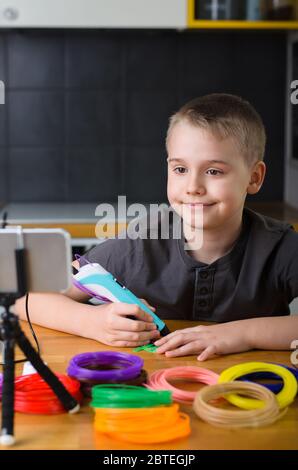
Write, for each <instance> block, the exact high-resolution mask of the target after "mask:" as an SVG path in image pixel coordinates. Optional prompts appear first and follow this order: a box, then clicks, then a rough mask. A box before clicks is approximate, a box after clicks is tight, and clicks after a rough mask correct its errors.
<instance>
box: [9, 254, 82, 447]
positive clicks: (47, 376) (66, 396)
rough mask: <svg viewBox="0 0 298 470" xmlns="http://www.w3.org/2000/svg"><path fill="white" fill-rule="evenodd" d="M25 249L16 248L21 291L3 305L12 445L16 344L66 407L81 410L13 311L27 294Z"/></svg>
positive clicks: (70, 410) (71, 411)
mask: <svg viewBox="0 0 298 470" xmlns="http://www.w3.org/2000/svg"><path fill="white" fill-rule="evenodd" d="M24 252H25V250H24V248H23V247H22V248H19V249H17V250H15V260H16V268H17V271H16V272H17V284H18V292H17V293H13V294H1V296H0V305H1V306H3V307H4V312H3V313H2V314H1V317H0V339H1V340H2V341H3V359H4V360H3V362H4V366H3V386H2V426H1V436H0V444H2V445H7V446H9V445H12V444H14V442H15V439H14V391H15V390H14V376H15V361H14V357H15V351H14V348H15V345H16V344H17V345H18V346H19V348H20V349H21V350H22V352H23V353H24V355H25V356H26V358H28V360H29V361H30V362H31V364H32V366H33V367H34V368H35V369H36V371H37V372H38V373H39V374H40V376H41V377H42V378H43V379H44V381H45V382H46V383H47V384H48V385H49V386H50V387H51V389H52V390H53V392H54V393H55V394H56V395H57V397H58V399H59V400H60V401H61V403H62V405H63V406H64V408H65V409H66V410H67V411H69V413H76V412H77V411H78V410H79V409H80V405H79V404H78V402H77V401H76V400H75V399H74V398H73V397H72V396H71V395H70V393H69V392H68V391H67V390H66V388H65V387H64V385H63V384H62V383H61V382H60V380H59V379H58V378H57V377H56V375H55V374H54V373H53V372H52V371H51V369H50V368H49V367H48V366H47V365H46V364H45V363H44V362H43V361H42V359H41V357H40V355H39V354H38V353H37V352H36V351H35V349H34V348H33V346H32V345H31V343H30V341H29V340H28V338H27V337H26V336H25V334H24V332H23V331H22V329H21V327H20V325H19V319H18V317H17V316H16V315H15V314H13V313H12V312H11V311H10V308H11V306H12V305H13V304H14V303H15V301H16V300H17V298H19V297H21V296H22V295H24V294H25V292H26V289H25V281H26V276H25V268H24V266H25V263H24Z"/></svg>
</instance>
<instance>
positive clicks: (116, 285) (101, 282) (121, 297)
mask: <svg viewBox="0 0 298 470" xmlns="http://www.w3.org/2000/svg"><path fill="white" fill-rule="evenodd" d="M73 283H74V285H75V286H76V287H78V288H79V289H81V290H82V291H84V292H86V293H87V294H89V295H91V296H92V297H95V298H96V299H98V300H100V301H102V302H124V303H127V304H136V305H138V306H139V307H140V308H141V309H142V310H144V311H145V312H147V313H149V314H150V315H151V316H152V317H153V320H154V323H155V324H156V326H157V328H158V330H159V331H160V334H161V335H162V336H166V335H168V334H169V333H170V331H169V329H168V327H167V326H166V324H165V323H164V322H163V321H162V320H161V319H160V318H159V317H158V316H157V315H155V313H154V312H152V310H150V308H149V307H147V305H145V304H144V303H143V302H141V300H140V299H139V298H138V297H136V296H135V295H134V294H133V293H132V292H131V291H130V290H129V289H127V288H126V287H125V286H123V285H122V284H121V283H120V282H119V281H117V279H116V278H115V277H113V275H112V274H111V273H109V272H108V271H106V270H105V269H104V268H103V267H102V266H101V265H100V264H98V263H88V264H86V265H84V266H82V267H81V268H80V270H79V272H78V273H77V274H76V275H75V276H74V277H73Z"/></svg>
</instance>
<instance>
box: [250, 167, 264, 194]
mask: <svg viewBox="0 0 298 470" xmlns="http://www.w3.org/2000/svg"><path fill="white" fill-rule="evenodd" d="M265 174H266V165H265V163H264V162H257V163H256V164H255V165H254V166H253V168H252V170H251V175H250V181H249V184H248V187H247V193H248V194H256V193H258V192H259V191H260V189H261V186H262V184H263V181H264V178H265Z"/></svg>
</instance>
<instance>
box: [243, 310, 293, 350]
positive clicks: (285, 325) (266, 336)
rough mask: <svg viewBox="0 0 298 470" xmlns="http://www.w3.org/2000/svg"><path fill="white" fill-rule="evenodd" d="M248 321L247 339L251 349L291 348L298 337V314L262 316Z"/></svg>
mask: <svg viewBox="0 0 298 470" xmlns="http://www.w3.org/2000/svg"><path fill="white" fill-rule="evenodd" d="M242 321H243V322H247V324H246V326H247V341H248V343H249V345H250V347H251V349H290V348H291V343H292V341H293V340H297V339H298V315H290V316H282V317H261V318H253V319H249V320H242Z"/></svg>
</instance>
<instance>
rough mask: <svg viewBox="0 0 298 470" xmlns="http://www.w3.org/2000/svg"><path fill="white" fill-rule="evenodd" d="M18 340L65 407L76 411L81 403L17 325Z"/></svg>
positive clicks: (73, 411)
mask: <svg viewBox="0 0 298 470" xmlns="http://www.w3.org/2000/svg"><path fill="white" fill-rule="evenodd" d="M16 342H17V344H18V345H19V347H20V349H21V350H22V351H23V353H24V354H25V356H26V357H27V358H28V359H29V361H30V362H31V364H32V365H33V367H34V369H35V370H36V371H37V372H38V373H39V374H40V375H41V377H42V378H43V379H44V381H45V382H47V384H48V385H49V387H51V389H52V390H53V392H54V393H55V394H56V395H57V397H58V398H59V400H60V401H61V403H62V405H63V406H64V408H65V409H66V410H67V411H69V412H70V413H76V412H77V411H78V410H79V409H80V405H79V404H78V402H77V401H76V399H75V398H73V397H72V396H71V394H70V393H69V392H68V391H67V390H66V388H65V387H64V385H63V384H62V383H61V382H60V380H59V379H58V378H57V377H56V375H55V374H54V373H53V372H52V371H51V369H50V368H49V367H48V366H47V365H46V364H45V363H44V362H43V361H42V359H41V357H40V356H39V354H38V353H37V352H36V351H35V349H34V348H33V346H32V345H31V343H30V341H29V340H28V339H27V338H26V336H25V335H24V333H23V331H22V330H21V328H20V326H19V325H17V326H16Z"/></svg>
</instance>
